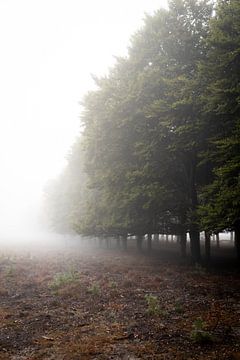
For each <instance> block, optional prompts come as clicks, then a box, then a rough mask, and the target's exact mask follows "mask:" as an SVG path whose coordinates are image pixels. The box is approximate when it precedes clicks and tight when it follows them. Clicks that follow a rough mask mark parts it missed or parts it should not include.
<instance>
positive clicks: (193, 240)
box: [189, 227, 201, 263]
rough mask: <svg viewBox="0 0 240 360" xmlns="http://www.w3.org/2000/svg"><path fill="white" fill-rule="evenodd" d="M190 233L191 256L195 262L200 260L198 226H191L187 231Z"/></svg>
mask: <svg viewBox="0 0 240 360" xmlns="http://www.w3.org/2000/svg"><path fill="white" fill-rule="evenodd" d="M189 235H190V247H191V256H192V259H193V261H194V262H195V263H198V262H200V261H201V249H200V234H199V230H198V227H192V229H191V230H190V232H189Z"/></svg>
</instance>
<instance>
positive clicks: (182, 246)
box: [180, 231, 187, 259]
mask: <svg viewBox="0 0 240 360" xmlns="http://www.w3.org/2000/svg"><path fill="white" fill-rule="evenodd" d="M180 252H181V257H182V258H183V259H185V258H186V256H187V233H186V231H182V233H181V235H180Z"/></svg>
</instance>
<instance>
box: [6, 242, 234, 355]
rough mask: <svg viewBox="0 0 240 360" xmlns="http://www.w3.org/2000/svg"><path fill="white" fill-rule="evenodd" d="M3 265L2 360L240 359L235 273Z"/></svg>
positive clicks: (86, 258) (37, 259)
mask: <svg viewBox="0 0 240 360" xmlns="http://www.w3.org/2000/svg"><path fill="white" fill-rule="evenodd" d="M0 256H1V257H0V284H1V287H0V359H3V360H8V359H11V360H40V359H48V360H53V359H54V360H55V359H56V360H78V359H83V360H85V359H102V360H104V359H132V360H133V359H164V360H165V359H184V360H185V359H186V360H187V359H188V360H190V359H199V360H200V359H202V360H207V359H216V360H218V359H229V360H230V359H240V341H239V338H240V323H239V318H240V303H239V299H240V292H239V273H238V272H237V271H232V270H230V269H228V270H226V271H222V270H221V271H220V270H219V269H218V270H217V271H212V270H211V271H206V270H205V269H204V268H201V267H192V266H190V265H186V264H181V263H180V262H178V261H174V260H173V259H171V261H169V260H168V259H167V258H166V257H165V258H164V257H163V256H156V254H155V256H147V255H144V254H141V255H139V254H136V253H135V252H133V251H130V252H129V253H128V252H123V251H120V250H119V251H117V250H113V249H112V250H103V249H102V250H100V249H99V250H95V251H94V253H93V251H92V250H91V249H88V250H85V251H83V250H82V249H79V250H78V249H77V248H74V249H68V250H67V249H63V250H62V251H60V250H59V251H58V252H57V253H54V252H53V251H49V252H45V253H44V252H41V253H40V254H39V253H36V252H35V253H34V252H32V253H26V252H25V253H24V252H22V253H16V252H11V253H9V252H8V253H4V252H2V254H0ZM149 299H153V300H152V301H153V304H152V305H151V304H150V305H148V301H149ZM199 334H200V335H199Z"/></svg>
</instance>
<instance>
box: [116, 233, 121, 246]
mask: <svg viewBox="0 0 240 360" xmlns="http://www.w3.org/2000/svg"><path fill="white" fill-rule="evenodd" d="M120 247H121V246H120V237H119V236H118V237H117V238H116V248H117V249H120Z"/></svg>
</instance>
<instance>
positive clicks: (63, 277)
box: [49, 271, 78, 291]
mask: <svg viewBox="0 0 240 360" xmlns="http://www.w3.org/2000/svg"><path fill="white" fill-rule="evenodd" d="M77 280H78V277H77V275H76V273H75V272H74V271H68V272H65V273H57V274H56V275H55V276H54V278H53V280H52V281H51V282H50V284H49V287H50V289H52V290H55V291H56V290H58V289H59V288H61V287H63V286H65V285H67V284H70V283H73V282H75V281H77Z"/></svg>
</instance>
